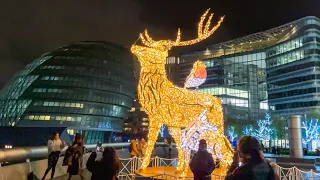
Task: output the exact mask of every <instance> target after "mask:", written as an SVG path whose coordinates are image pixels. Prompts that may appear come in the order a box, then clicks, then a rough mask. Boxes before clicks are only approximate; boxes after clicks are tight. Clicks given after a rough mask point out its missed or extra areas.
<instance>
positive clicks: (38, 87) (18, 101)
mask: <svg viewBox="0 0 320 180" xmlns="http://www.w3.org/2000/svg"><path fill="white" fill-rule="evenodd" d="M133 61H134V57H133V56H132V54H131V53H130V51H129V50H128V49H126V48H124V47H123V46H120V45H117V44H114V43H108V42H98V41H84V42H80V43H76V44H71V45H68V46H65V47H62V48H59V49H57V50H55V51H52V52H50V53H46V54H43V55H42V56H41V57H39V58H38V59H36V60H34V61H33V62H32V63H31V64H29V65H27V66H26V68H25V69H24V70H23V71H22V72H19V73H17V74H16V75H15V76H14V78H13V79H12V80H11V82H9V83H8V84H7V86H6V87H5V88H4V89H3V90H2V91H1V96H0V126H19V127H66V128H68V132H69V133H70V134H71V135H72V134H74V133H75V132H82V133H83V135H84V136H85V139H86V140H87V142H86V143H96V141H98V140H99V141H104V140H105V139H106V137H104V136H105V135H106V133H105V132H109V134H108V136H110V134H111V132H121V131H122V128H123V123H124V119H125V118H126V117H127V116H128V111H129V109H130V108H131V106H132V102H133V97H134V92H135V88H136V87H135V86H136V79H135V77H134V66H133V63H134V62H133Z"/></svg>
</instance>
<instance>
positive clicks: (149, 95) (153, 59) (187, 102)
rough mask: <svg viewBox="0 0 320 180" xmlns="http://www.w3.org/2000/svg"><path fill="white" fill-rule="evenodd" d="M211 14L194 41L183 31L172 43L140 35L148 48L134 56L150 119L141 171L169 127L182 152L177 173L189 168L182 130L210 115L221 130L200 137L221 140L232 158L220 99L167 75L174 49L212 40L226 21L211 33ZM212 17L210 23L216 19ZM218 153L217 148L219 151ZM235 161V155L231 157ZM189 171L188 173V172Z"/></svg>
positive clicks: (134, 48) (222, 149)
mask: <svg viewBox="0 0 320 180" xmlns="http://www.w3.org/2000/svg"><path fill="white" fill-rule="evenodd" d="M207 13H208V11H207V12H206V13H205V14H204V15H203V16H202V17H201V20H200V24H199V27H198V35H199V38H197V39H195V40H190V41H183V42H181V41H180V30H179V31H178V37H177V40H176V41H171V40H161V41H154V40H152V39H151V38H150V37H149V35H148V33H147V31H145V33H144V36H145V38H146V39H145V38H144V36H143V35H142V34H140V38H141V39H142V42H143V43H144V44H145V45H146V46H139V45H133V46H132V47H131V52H132V53H134V54H135V55H136V56H137V57H138V60H139V62H140V65H141V72H140V79H139V84H138V98H139V102H140V104H141V105H142V107H143V108H144V110H145V112H146V113H147V114H148V116H149V120H150V121H149V128H148V129H149V133H148V144H147V149H146V153H145V154H146V156H145V157H144V159H143V162H142V167H141V169H142V170H143V169H145V168H146V167H147V166H148V165H149V162H150V158H151V154H152V151H153V148H154V144H155V142H156V140H157V138H158V134H159V131H160V128H161V126H162V125H163V124H165V125H166V126H167V127H168V128H169V131H170V132H171V135H172V136H173V138H174V141H175V143H176V145H177V149H178V158H179V163H178V165H177V170H178V171H179V172H181V171H183V170H186V169H188V165H189V164H188V162H189V156H190V151H186V152H185V151H184V150H183V149H182V147H181V137H182V131H181V129H182V128H185V127H190V123H192V122H193V121H195V120H197V119H198V117H199V116H200V115H201V114H203V112H206V120H207V122H208V123H209V124H211V125H214V126H215V127H217V131H216V132H215V133H212V132H204V133H203V134H201V135H200V137H201V138H202V137H203V138H205V139H206V140H210V141H211V142H212V140H217V142H219V143H220V144H221V145H219V147H220V150H219V148H218V150H219V152H220V153H222V154H223V153H227V154H228V158H229V159H230V154H231V152H232V151H231V146H230V143H229V142H228V141H226V137H225V136H224V129H223V124H224V123H223V112H222V105H221V101H220V99H218V98H216V97H214V96H211V95H209V94H205V93H200V92H196V91H191V90H188V89H185V88H179V87H177V86H175V85H174V84H172V83H171V82H170V81H169V80H168V78H167V75H166V70H165V59H166V57H167V56H168V51H169V50H170V48H171V47H172V46H185V45H190V44H195V43H197V42H200V41H201V40H203V39H206V38H208V37H209V36H210V35H211V34H212V33H213V32H214V31H215V30H216V29H217V28H218V27H219V26H220V23H221V22H222V20H223V18H222V19H221V20H220V21H219V23H218V25H216V26H215V27H214V28H212V30H209V27H210V22H209V23H207V24H206V25H205V28H204V30H202V23H203V21H204V19H205V17H206V14H207ZM212 15H213V14H211V16H210V17H209V21H210V20H211V18H212ZM216 150H217V149H216ZM231 159H232V156H231ZM184 172H185V171H184Z"/></svg>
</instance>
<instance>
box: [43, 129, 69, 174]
mask: <svg viewBox="0 0 320 180" xmlns="http://www.w3.org/2000/svg"><path fill="white" fill-rule="evenodd" d="M65 145H66V143H65V142H64V141H61V140H60V136H59V133H57V132H54V133H53V134H52V136H51V138H50V139H49V140H48V168H47V169H46V171H45V173H44V175H43V177H42V180H44V179H45V178H46V176H47V174H48V173H49V171H50V169H52V171H51V179H52V178H53V177H54V173H55V170H56V165H57V162H58V160H59V157H60V153H61V150H62V149H63V148H64V147H65Z"/></svg>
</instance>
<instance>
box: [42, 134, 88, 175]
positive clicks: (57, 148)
mask: <svg viewBox="0 0 320 180" xmlns="http://www.w3.org/2000/svg"><path fill="white" fill-rule="evenodd" d="M65 146H66V142H65V141H62V140H61V139H60V136H59V133H57V132H55V133H53V135H52V137H51V139H50V140H48V168H47V169H46V171H45V173H44V175H43V177H42V180H44V179H45V178H46V176H47V174H48V173H49V171H50V170H51V169H52V171H51V179H52V178H53V177H54V173H55V169H56V165H57V162H58V160H59V157H60V154H61V150H62V149H63V148H64V147H65ZM84 153H85V147H84V146H83V143H82V136H81V134H78V133H77V134H76V135H75V138H74V141H73V143H72V145H71V146H69V148H68V149H67V150H66V156H65V158H64V160H63V165H64V166H68V173H69V177H68V180H70V179H71V177H72V176H73V175H80V176H81V179H83V176H82V174H80V170H81V168H82V163H83V155H84Z"/></svg>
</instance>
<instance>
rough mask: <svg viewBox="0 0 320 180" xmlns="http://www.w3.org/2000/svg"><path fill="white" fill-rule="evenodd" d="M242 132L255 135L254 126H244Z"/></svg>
mask: <svg viewBox="0 0 320 180" xmlns="http://www.w3.org/2000/svg"><path fill="white" fill-rule="evenodd" d="M242 133H243V134H244V135H246V136H252V135H253V127H252V126H251V125H248V126H245V127H244V128H243V131H242Z"/></svg>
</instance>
